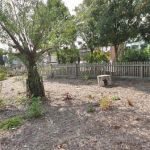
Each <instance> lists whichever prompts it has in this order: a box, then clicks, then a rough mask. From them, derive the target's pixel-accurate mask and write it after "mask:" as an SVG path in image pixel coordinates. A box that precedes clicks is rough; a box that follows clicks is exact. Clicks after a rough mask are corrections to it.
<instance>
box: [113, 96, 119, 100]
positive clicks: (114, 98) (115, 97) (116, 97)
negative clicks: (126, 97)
mask: <svg viewBox="0 0 150 150" xmlns="http://www.w3.org/2000/svg"><path fill="white" fill-rule="evenodd" d="M111 99H112V100H113V101H118V100H120V97H119V96H112V98H111Z"/></svg>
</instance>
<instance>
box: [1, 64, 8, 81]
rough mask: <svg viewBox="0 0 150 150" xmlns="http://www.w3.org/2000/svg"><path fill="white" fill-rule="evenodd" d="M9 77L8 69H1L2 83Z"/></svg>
mask: <svg viewBox="0 0 150 150" xmlns="http://www.w3.org/2000/svg"><path fill="white" fill-rule="evenodd" d="M6 77H7V69H6V68H5V67H2V66H1V68H0V81H2V80H5V79H6Z"/></svg>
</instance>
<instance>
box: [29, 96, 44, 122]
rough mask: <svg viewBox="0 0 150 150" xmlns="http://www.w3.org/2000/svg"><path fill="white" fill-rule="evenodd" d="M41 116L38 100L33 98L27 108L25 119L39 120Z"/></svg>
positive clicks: (40, 106) (41, 111)
mask: <svg viewBox="0 0 150 150" xmlns="http://www.w3.org/2000/svg"><path fill="white" fill-rule="evenodd" d="M42 115H43V108H42V103H41V99H40V98H36V97H33V98H32V100H31V104H29V106H28V108H27V113H26V117H27V118H29V119H32V118H39V117H41V116H42Z"/></svg>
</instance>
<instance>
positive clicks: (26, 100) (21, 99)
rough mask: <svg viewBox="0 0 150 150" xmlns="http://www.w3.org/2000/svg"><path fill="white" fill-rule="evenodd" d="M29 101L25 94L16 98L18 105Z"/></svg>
mask: <svg viewBox="0 0 150 150" xmlns="http://www.w3.org/2000/svg"><path fill="white" fill-rule="evenodd" d="M27 103H28V98H27V97H25V96H20V95H19V96H17V98H16V100H15V104H16V105H25V104H27Z"/></svg>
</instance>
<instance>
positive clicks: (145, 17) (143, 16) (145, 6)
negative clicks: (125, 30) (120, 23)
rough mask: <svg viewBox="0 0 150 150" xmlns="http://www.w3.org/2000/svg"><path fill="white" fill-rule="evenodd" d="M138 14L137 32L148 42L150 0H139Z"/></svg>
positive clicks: (149, 41) (149, 33) (149, 40)
mask: <svg viewBox="0 0 150 150" xmlns="http://www.w3.org/2000/svg"><path fill="white" fill-rule="evenodd" d="M137 14H138V18H139V20H138V22H139V26H138V32H139V33H140V35H141V37H142V38H143V39H144V40H145V41H146V42H148V43H150V1H149V0H142V1H139V3H138V7H137Z"/></svg>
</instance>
